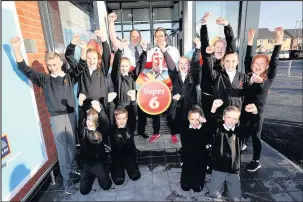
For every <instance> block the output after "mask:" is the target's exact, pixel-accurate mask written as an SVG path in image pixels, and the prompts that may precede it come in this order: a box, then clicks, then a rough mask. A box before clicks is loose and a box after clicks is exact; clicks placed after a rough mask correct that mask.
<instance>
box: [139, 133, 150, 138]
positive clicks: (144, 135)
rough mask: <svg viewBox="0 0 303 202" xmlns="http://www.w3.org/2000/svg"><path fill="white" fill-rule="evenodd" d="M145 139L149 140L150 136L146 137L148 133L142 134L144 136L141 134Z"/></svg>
mask: <svg viewBox="0 0 303 202" xmlns="http://www.w3.org/2000/svg"><path fill="white" fill-rule="evenodd" d="M140 135H141V136H142V137H143V138H145V139H147V138H149V136H148V135H146V133H142V134H140Z"/></svg>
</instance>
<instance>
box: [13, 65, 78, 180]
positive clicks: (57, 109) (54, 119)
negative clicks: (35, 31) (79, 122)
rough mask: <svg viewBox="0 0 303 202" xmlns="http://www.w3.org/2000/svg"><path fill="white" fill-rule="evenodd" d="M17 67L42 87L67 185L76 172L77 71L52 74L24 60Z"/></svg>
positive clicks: (62, 172)
mask: <svg viewBox="0 0 303 202" xmlns="http://www.w3.org/2000/svg"><path fill="white" fill-rule="evenodd" d="M17 64H18V68H19V69H20V70H21V71H22V72H23V73H24V74H25V75H26V77H27V78H29V79H30V80H31V81H32V82H33V83H35V84H36V85H37V86H39V87H42V88H43V91H44V95H45V101H46V105H47V109H48V112H49V113H50V115H51V118H50V124H51V128H52V132H53V135H54V140H55V144H56V149H57V153H58V159H59V166H60V172H61V175H62V177H63V179H64V185H67V184H66V183H67V181H68V180H69V179H70V176H69V174H70V173H71V172H72V171H76V168H77V165H76V161H75V157H76V134H77V132H76V116H75V108H76V101H75V97H74V85H75V83H77V81H78V75H77V74H76V73H75V71H72V70H71V71H69V73H66V74H65V75H64V76H63V77H61V76H57V77H52V76H51V75H49V74H44V73H41V72H37V71H35V70H34V69H33V68H30V67H28V66H27V64H26V63H25V62H24V60H23V61H22V62H18V63H17Z"/></svg>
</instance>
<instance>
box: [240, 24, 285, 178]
mask: <svg viewBox="0 0 303 202" xmlns="http://www.w3.org/2000/svg"><path fill="white" fill-rule="evenodd" d="M254 35H255V30H254V29H250V30H249V31H248V44H247V49H246V57H245V62H244V63H245V73H246V74H248V75H252V78H251V80H252V85H249V86H248V89H247V90H246V91H247V92H246V93H245V98H244V104H246V103H254V104H255V105H256V106H257V108H258V111H259V113H258V115H259V116H260V120H259V122H258V124H257V128H256V130H255V131H253V135H252V142H253V150H254V154H253V159H252V161H251V162H250V163H249V164H248V165H247V167H246V169H247V171H249V172H255V171H257V170H258V169H259V168H260V167H261V164H260V162H259V159H260V154H261V149H262V144H261V131H262V126H263V121H264V115H263V112H264V107H265V105H266V100H267V96H268V93H269V90H270V88H271V85H272V83H273V81H274V79H275V78H276V74H277V71H278V69H277V67H278V64H279V54H280V50H281V45H282V42H283V37H284V32H283V28H282V27H277V28H276V29H275V35H276V36H275V42H276V44H275V47H274V50H273V53H272V55H271V59H270V60H269V57H268V56H267V55H261V54H258V55H256V56H254V57H252V46H253V41H254ZM242 111H244V110H242ZM242 114H243V115H242V116H241V124H242V123H243V124H245V123H247V121H249V119H250V114H248V113H245V112H244V113H242ZM245 142H246V140H245Z"/></svg>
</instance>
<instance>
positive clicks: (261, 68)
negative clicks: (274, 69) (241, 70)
mask: <svg viewBox="0 0 303 202" xmlns="http://www.w3.org/2000/svg"><path fill="white" fill-rule="evenodd" d="M267 69H268V63H267V61H266V59H265V58H257V59H256V60H255V61H254V63H253V64H252V71H253V73H255V74H257V75H260V74H262V73H263V72H265V71H266V70H267Z"/></svg>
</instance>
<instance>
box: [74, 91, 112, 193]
mask: <svg viewBox="0 0 303 202" xmlns="http://www.w3.org/2000/svg"><path fill="white" fill-rule="evenodd" d="M85 99H86V96H85V95H84V94H80V95H79V106H82V105H83V102H84V101H85ZM91 105H92V108H90V109H88V110H87V111H86V112H85V111H83V110H82V108H81V107H79V114H81V116H83V117H86V118H84V119H82V121H83V122H82V124H81V125H80V126H79V141H80V155H81V160H82V162H83V167H82V170H81V178H80V193H81V194H83V195H86V194H88V193H89V192H90V191H91V190H92V186H93V183H94V180H95V178H96V177H97V179H98V183H99V185H100V187H101V188H102V189H103V190H108V189H110V188H111V186H112V181H111V179H110V177H109V171H108V166H107V160H108V159H107V156H106V154H105V147H104V143H103V138H102V134H107V133H108V130H109V120H108V117H107V115H106V113H105V111H104V108H103V107H102V105H101V104H100V102H99V101H96V100H94V101H92V103H91ZM83 114H84V115H83ZM85 114H86V116H85ZM97 128H99V131H97Z"/></svg>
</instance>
